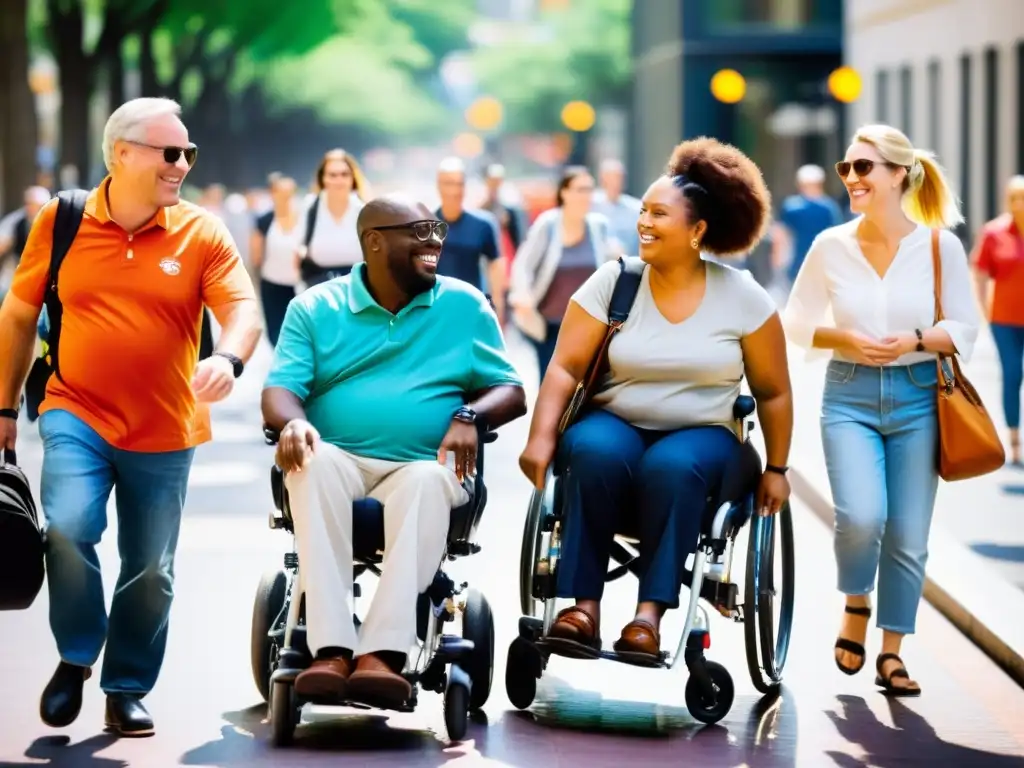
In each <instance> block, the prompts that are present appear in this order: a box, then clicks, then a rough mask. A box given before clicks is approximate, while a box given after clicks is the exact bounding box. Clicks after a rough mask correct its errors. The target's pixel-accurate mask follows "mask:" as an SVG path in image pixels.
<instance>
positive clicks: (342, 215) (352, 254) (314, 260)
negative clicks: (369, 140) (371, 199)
mask: <svg viewBox="0 0 1024 768" xmlns="http://www.w3.org/2000/svg"><path fill="white" fill-rule="evenodd" d="M316 192H317V196H316V197H314V198H312V199H311V200H310V203H309V207H308V208H307V209H306V211H305V213H304V214H303V219H302V235H303V237H302V242H301V244H300V246H299V248H298V258H299V269H300V271H301V273H302V282H304V283H305V284H306V286H307V287H309V286H313V285H317V284H319V283H323V282H326V281H327V280H333V279H334V278H336V277H342V276H344V275H347V274H348V273H349V272H351V271H352V267H354V266H355V265H356V264H358V263H359V262H360V261H362V260H363V250H362V247H361V246H360V244H359V235H358V233H357V232H356V219H357V218H358V217H359V211H361V210H362V209H363V205H364V204H365V202H366V199H367V197H368V194H367V184H366V179H365V177H364V176H363V173H362V170H361V169H360V168H359V163H357V162H356V159H355V158H354V157H353V156H352V155H350V154H349V153H348V152H346V151H345V150H343V149H332V150H331V151H330V152H328V153H327V154H325V155H324V156H323V158H322V159H321V160H320V165H319V166H317V169H316Z"/></svg>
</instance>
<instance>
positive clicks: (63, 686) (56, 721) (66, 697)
mask: <svg viewBox="0 0 1024 768" xmlns="http://www.w3.org/2000/svg"><path fill="white" fill-rule="evenodd" d="M91 676H92V670H91V669H90V668H89V667H76V666H75V665H74V664H68V663H67V662H64V661H62V662H61V663H60V664H58V665H57V671H56V672H54V673H53V677H51V678H50V682H49V683H47V684H46V688H45V689H43V697H42V699H41V700H40V702H39V716H40V717H41V718H42V719H43V722H44V723H46V724H47V725H49V726H50V727H52V728H65V727H67V726H69V725H71V724H72V723H73V722H75V719H76V718H77V717H78V713H79V712H81V711H82V686H83V685H85V681H86V680H88V679H89V678H90V677H91Z"/></svg>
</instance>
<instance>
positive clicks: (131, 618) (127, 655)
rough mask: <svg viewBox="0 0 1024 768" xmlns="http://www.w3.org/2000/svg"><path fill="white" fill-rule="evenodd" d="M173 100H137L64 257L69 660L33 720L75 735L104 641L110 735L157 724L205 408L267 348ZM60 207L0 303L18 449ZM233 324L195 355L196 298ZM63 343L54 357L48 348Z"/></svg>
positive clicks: (120, 112)
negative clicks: (203, 200) (107, 543)
mask: <svg viewBox="0 0 1024 768" xmlns="http://www.w3.org/2000/svg"><path fill="white" fill-rule="evenodd" d="M179 113H180V108H179V106H178V105H177V104H176V103H175V102H173V101H170V100H167V99H149V98H144V99H135V100H133V101H129V102H128V103H126V104H124V105H122V106H121V107H120V108H118V109H117V110H116V111H115V112H114V113H113V114H112V115H111V116H110V119H109V120H108V122H107V126H106V128H105V130H104V132H103V155H104V160H105V161H106V164H107V168H108V169H109V172H110V175H109V176H107V178H105V179H104V180H103V182H102V183H101V184H100V185H99V187H97V188H96V189H94V190H92V191H91V192H90V193H89V196H88V200H87V201H86V204H85V212H84V215H83V217H82V222H81V226H80V227H79V229H78V233H77V235H76V237H75V240H74V243H73V244H72V246H71V248H70V250H69V251H68V253H67V256H66V258H65V261H64V262H63V264H62V265H61V269H60V275H59V280H58V287H59V292H60V298H61V303H62V305H63V322H62V327H61V331H60V344H59V349H58V352H57V354H56V356H55V357H56V359H55V361H54V363H55V368H56V370H57V372H58V375H54V376H51V377H50V380H49V382H48V384H47V389H46V397H45V399H44V400H43V404H42V406H41V407H40V413H41V416H40V419H39V433H40V436H41V437H42V440H43V471H42V479H41V483H40V487H41V494H42V507H43V512H44V515H45V518H46V530H47V552H46V572H47V586H48V590H49V598H50V628H51V630H52V632H53V635H54V639H55V640H56V643H57V651H58V652H59V654H60V664H59V665H58V667H57V671H56V672H55V673H54V675H53V677H52V678H51V680H50V682H49V684H48V685H47V686H46V689H45V690H44V691H43V696H42V702H41V704H40V714H41V716H42V719H43V721H44V722H45V723H47V724H48V725H50V726H53V727H64V726H67V725H70V724H71V723H72V722H74V720H75V719H76V718H77V717H78V714H79V712H80V710H81V705H82V687H83V684H84V682H85V681H86V680H87V679H88V678H89V677H90V675H91V668H92V666H93V665H94V664H95V663H96V659H97V658H98V657H99V655H100V651H101V650H103V649H104V646H105V647H106V650H105V652H104V658H103V670H102V673H101V676H100V687H101V688H102V689H103V691H104V692H105V693H106V694H107V707H106V725H107V726H108V727H110V728H111V729H112V730H114V731H116V732H119V733H121V734H122V735H125V736H142V735H146V734H150V733H152V732H153V720H152V718H151V717H150V716H149V713H148V712H147V711H146V709H145V707H143V705H142V702H141V699H142V698H143V697H144V696H145V695H146V694H147V693H149V691H150V690H151V689H152V687H153V685H154V684H155V683H156V679H157V676H158V674H159V672H160V667H161V665H162V663H163V656H164V648H165V646H166V642H167V619H168V615H169V613H170V609H171V597H172V594H173V574H174V553H175V549H176V547H177V541H178V530H179V527H180V523H181V512H182V507H183V505H184V503H185V492H186V489H187V487H188V476H189V470H190V468H191V465H192V455H193V452H194V450H195V446H196V445H198V444H199V443H202V442H204V441H206V440H208V439H209V438H210V424H209V404H210V403H213V402H216V401H218V400H222V399H223V398H225V397H227V395H228V394H230V392H231V390H232V387H233V386H234V380H235V378H236V377H238V376H239V375H241V372H242V368H243V367H244V363H245V361H247V360H248V359H249V357H250V355H251V354H252V352H253V350H254V349H255V347H256V344H257V342H258V341H259V338H260V325H261V324H260V315H259V308H258V305H257V302H256V294H255V289H254V288H253V285H252V281H251V280H250V279H249V276H248V274H247V272H246V270H245V266H244V265H243V263H242V260H241V257H240V255H239V253H238V250H237V248H236V247H235V244H234V242H233V241H232V239H231V235H230V234H229V233H228V231H227V229H226V228H225V226H224V224H223V223H221V221H220V220H219V219H218V218H217V217H216V216H214V215H213V214H211V213H209V212H207V211H204V210H203V209H202V208H199V207H198V206H195V205H191V204H190V203H186V202H182V201H181V200H180V198H179V194H180V190H181V184H182V181H183V180H184V179H185V176H186V174H188V172H189V170H190V168H191V167H192V164H193V163H194V162H195V159H196V147H195V145H194V144H190V143H189V140H188V131H187V130H186V129H185V126H184V125H183V124H182V122H181V119H180V118H179ZM56 209H57V204H56V201H51V202H50V203H48V204H47V205H46V206H45V207H44V208H43V209H42V211H40V213H39V215H38V216H37V217H36V220H35V222H34V223H33V225H32V230H31V232H30V233H29V237H28V243H27V245H26V246H25V250H24V252H23V253H22V257H21V262H20V264H19V265H18V269H17V271H16V272H15V274H14V280H13V282H12V284H11V290H10V293H9V294H8V295H7V297H6V298H5V300H4V303H3V306H2V308H0V448H2V449H4V450H13V449H14V447H15V442H16V440H17V435H18V431H17V418H18V412H17V407H18V402H19V399H20V394H21V390H22V387H23V385H24V382H25V377H26V374H27V373H28V370H29V365H30V363H31V361H32V355H33V351H34V348H35V332H36V321H37V318H38V316H39V312H40V309H41V307H42V306H43V299H44V293H45V290H46V286H47V282H48V273H49V265H50V248H51V245H52V242H53V226H54V219H55V215H56ZM204 305H205V306H208V307H209V308H210V310H211V311H212V312H213V314H214V316H215V317H216V318H217V321H218V323H219V324H220V326H221V328H222V333H221V337H220V344H219V347H218V349H217V350H216V351H215V352H214V354H213V356H211V357H208V358H206V359H204V360H202V361H201V362H200V361H199V360H198V357H199V333H200V326H201V319H202V313H203V306H204ZM51 349H52V347H51ZM115 488H116V491H117V492H116V500H117V520H118V542H117V543H118V550H119V553H120V556H121V570H120V574H119V576H118V580H117V587H116V589H115V591H114V597H113V602H112V604H111V608H110V614H109V616H108V615H107V612H106V610H105V606H104V599H103V581H102V578H101V576H100V563H99V559H98V557H97V555H96V545H97V544H98V543H99V541H100V537H101V536H102V534H103V531H104V529H105V528H106V525H107V513H106V509H107V500H108V499H109V498H110V494H111V491H113V490H114V489H115Z"/></svg>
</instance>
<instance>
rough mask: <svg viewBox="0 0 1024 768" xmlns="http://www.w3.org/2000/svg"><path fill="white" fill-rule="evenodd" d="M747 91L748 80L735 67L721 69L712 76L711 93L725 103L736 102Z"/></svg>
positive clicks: (741, 98)
mask: <svg viewBox="0 0 1024 768" xmlns="http://www.w3.org/2000/svg"><path fill="white" fill-rule="evenodd" d="M746 93H747V81H746V80H745V79H744V78H743V75H741V74H740V73H739V72H737V71H736V70H735V69H720V70H718V71H717V72H715V74H714V75H713V76H712V78H711V95H712V96H714V97H715V98H716V99H718V100H719V101H721V102H724V103H725V104H736V103H738V102H740V101H742V100H743V97H744V96H745V95H746Z"/></svg>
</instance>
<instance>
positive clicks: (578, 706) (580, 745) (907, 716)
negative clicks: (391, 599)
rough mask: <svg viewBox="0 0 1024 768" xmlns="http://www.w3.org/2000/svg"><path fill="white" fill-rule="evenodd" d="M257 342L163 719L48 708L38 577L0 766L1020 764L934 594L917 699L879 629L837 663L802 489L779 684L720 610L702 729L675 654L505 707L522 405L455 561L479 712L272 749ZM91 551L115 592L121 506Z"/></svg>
mask: <svg viewBox="0 0 1024 768" xmlns="http://www.w3.org/2000/svg"><path fill="white" fill-rule="evenodd" d="M511 343H512V348H513V353H514V355H515V357H516V361H517V363H519V364H520V368H521V370H522V371H523V375H524V376H525V377H526V378H527V380H528V381H533V380H534V378H535V375H536V374H535V370H534V365H533V361H532V356H531V354H530V352H529V350H527V349H525V348H524V347H523V346H522V344H521V343H520V342H517V341H512V342H511ZM267 358H268V355H267V354H266V353H265V352H264V353H262V354H261V355H260V357H259V358H258V359H257V360H256V361H254V363H253V364H252V365H251V366H250V370H249V372H247V374H246V376H245V377H244V378H243V380H242V381H241V382H240V385H239V388H238V390H237V391H236V393H235V394H234V395H233V396H232V398H231V399H230V400H229V401H228V402H227V403H225V404H223V405H221V406H219V407H218V409H217V411H216V419H217V421H216V423H215V434H216V435H217V438H218V442H217V443H215V444H212V445H209V446H204V447H203V448H202V449H201V450H200V451H199V452H198V455H197V459H196V465H195V469H194V471H193V477H192V487H191V489H190V496H189V504H188V510H187V512H186V520H185V523H184V526H183V531H182V537H181V544H180V548H179V556H178V561H177V568H176V570H177V574H178V578H177V584H176V598H175V604H174V610H173V614H172V619H171V633H170V642H169V647H168V652H167V658H166V662H165V665H164V669H163V673H162V676H161V678H160V681H159V683H158V685H157V687H156V689H155V690H154V691H153V693H152V694H151V695H150V697H149V698H148V699H147V705H148V706H149V708H150V710H151V712H152V713H153V715H154V717H155V719H156V724H157V733H156V735H155V736H154V737H152V738H150V739H143V740H120V741H116V740H114V739H113V737H109V736H107V735H104V734H103V732H102V717H103V697H102V694H101V693H100V692H99V690H98V689H97V686H96V680H97V677H94V678H93V679H92V680H91V681H90V682H89V683H88V684H87V689H86V690H87V693H86V702H85V706H84V708H83V711H82V715H81V717H80V718H79V719H78V721H77V722H76V723H75V724H74V725H73V726H72V727H70V728H68V729H65V730H60V731H57V730H52V729H49V728H47V727H46V726H44V725H43V724H42V723H41V722H40V720H39V716H38V700H39V694H40V692H41V691H42V688H43V686H44V685H45V683H46V681H47V679H48V677H49V675H50V674H51V672H52V670H53V667H54V665H55V663H56V656H55V650H54V645H53V641H52V639H51V637H50V635H49V632H48V628H47V607H46V605H47V603H46V595H45V591H44V593H43V594H41V595H40V598H39V599H38V600H37V602H36V604H35V605H34V606H33V607H32V609H31V610H29V611H27V612H24V613H19V614H12V613H6V614H0V634H2V636H3V637H4V651H5V652H4V654H3V655H2V656H0V674H2V678H3V688H2V690H3V698H2V703H0V709H2V713H3V718H2V719H0V765H4V766H7V765H50V766H69V767H74V768H77V767H78V766H83V767H86V766H88V767H92V768H118V767H119V766H155V767H158V768H163V767H166V766H173V765H191V766H257V765H260V766H262V765H266V766H302V765H352V766H369V765H384V764H389V765H401V766H440V765H442V764H447V763H449V762H452V763H453V764H456V765H486V764H490V765H509V766H539V765H545V766H558V765H566V766H568V765H570V764H576V763H580V764H585V765H588V766H594V767H596V766H606V765H607V766H613V765H614V766H620V765H622V764H623V763H624V761H630V760H631V761H633V762H634V763H636V764H639V765H645V766H648V765H649V766H657V765H665V766H669V765H671V766H678V765H698V766H705V765H706V766H712V765H714V766H718V765H721V766H742V765H747V766H800V767H801V768H803V766H811V767H812V768H813V767H815V766H828V765H837V766H843V767H845V766H896V765H928V766H947V765H948V766H957V767H958V768H959V767H960V766H976V765H977V766H1007V767H1009V766H1020V765H1022V764H1024V720H1022V718H1021V716H1020V713H1021V711H1024V691H1022V690H1021V689H1020V688H1018V687H1016V686H1015V685H1014V684H1013V683H1012V682H1010V681H1009V680H1008V678H1006V677H1005V676H1004V675H1003V674H1002V673H1001V672H1000V671H999V670H998V669H996V668H995V667H994V665H993V664H992V663H991V662H990V661H989V660H988V659H987V658H986V657H985V656H984V655H982V654H981V653H980V652H979V651H978V650H977V649H975V648H974V646H973V645H971V644H970V643H969V642H968V641H967V640H966V639H965V638H964V637H963V636H962V635H960V634H959V633H958V632H957V631H956V630H955V629H953V628H952V627H951V626H950V625H949V624H948V623H947V622H946V621H945V620H944V619H943V618H942V617H940V616H939V615H938V614H937V613H936V612H935V611H934V610H933V609H931V608H930V607H928V606H927V605H923V606H922V608H921V613H920V619H919V634H918V635H917V636H915V637H913V638H910V639H909V640H908V641H907V643H906V646H905V649H904V658H905V659H906V661H907V664H908V666H909V669H910V671H911V673H912V674H913V675H914V676H915V678H916V679H917V680H919V682H920V683H921V685H922V687H923V689H924V695H923V696H922V697H921V698H920V699H917V700H903V701H901V702H890V701H888V700H887V699H886V698H885V697H883V696H882V695H880V694H879V693H878V692H877V690H876V689H875V688H874V686H873V685H872V682H873V678H874V670H873V660H874V656H875V654H877V653H878V650H879V649H878V638H877V637H876V636H874V635H872V636H871V638H870V640H869V645H868V651H869V659H868V663H867V665H866V666H865V669H864V670H863V671H862V672H861V673H860V674H859V675H857V676H856V677H852V678H849V677H846V676H844V675H842V674H840V673H839V671H838V670H837V669H836V668H835V665H834V663H833V661H832V650H831V647H832V643H833V641H834V639H835V637H834V633H835V630H836V628H837V626H838V620H839V610H840V600H839V598H838V596H837V595H836V593H835V591H834V584H835V566H834V561H833V558H832V552H831V537H830V534H829V531H828V530H827V528H826V527H825V526H824V525H823V524H822V523H821V522H819V520H818V519H817V518H816V517H815V516H813V515H812V514H811V513H810V512H809V511H807V510H806V509H805V508H804V507H802V506H801V505H800V504H799V503H796V504H795V516H796V528H797V581H798V590H797V609H796V610H797V616H796V628H795V637H794V640H793V644H792V648H791V651H790V660H789V665H788V669H787V673H788V674H787V680H786V687H785V689H784V692H783V695H782V696H781V698H779V699H778V700H776V701H775V702H763V701H761V699H760V698H759V696H758V694H757V693H756V692H755V691H754V688H753V686H752V685H751V683H750V681H749V678H748V676H747V672H746V667H745V659H744V651H743V639H742V627H741V626H740V625H738V624H732V623H730V622H727V621H725V620H724V619H715V620H713V626H712V632H713V634H712V637H713V639H712V646H711V649H710V651H709V657H710V658H712V659H714V660H717V661H720V662H722V663H724V664H725V665H726V666H727V667H728V668H729V669H730V671H731V672H732V674H733V677H734V680H735V682H736V688H737V697H736V702H735V704H734V706H733V709H732V711H731V713H730V714H729V716H728V717H727V718H726V719H725V720H723V721H722V722H721V723H720V724H719V725H717V726H714V727H701V726H700V725H699V724H697V723H695V722H694V721H693V720H692V719H691V718H690V717H689V715H688V714H687V712H686V709H685V706H684V704H683V687H684V684H685V680H686V677H685V674H686V673H685V671H684V670H682V669H676V670H674V671H650V670H638V669H636V668H632V667H625V666H618V665H614V664H612V663H609V662H581V661H576V662H572V661H564V660H558V659H556V660H555V661H554V662H553V663H552V665H551V667H550V668H549V673H548V674H547V675H546V677H545V678H544V680H543V682H542V685H541V688H540V691H539V693H538V697H537V702H536V703H535V705H534V707H533V709H532V711H531V712H530V713H518V712H516V711H515V710H514V709H513V708H512V707H511V705H510V704H509V703H508V701H507V699H506V697H505V693H504V689H503V679H504V652H505V649H507V647H508V644H509V642H510V641H511V639H512V637H513V634H514V632H515V628H516V623H517V621H518V618H519V609H518V598H517V589H518V587H517V583H518V576H517V574H518V560H519V545H520V538H521V531H522V523H523V516H524V514H525V508H526V500H527V498H528V495H529V488H528V484H527V483H526V481H525V480H523V479H522V478H521V477H520V476H519V474H518V470H517V468H516V456H517V454H518V451H519V450H520V449H521V447H522V445H523V442H524V439H525V434H526V429H527V421H526V419H523V420H521V421H519V422H517V423H516V424H513V425H511V426H509V427H507V428H505V429H504V430H502V432H501V437H500V439H499V441H498V442H497V443H496V444H495V445H493V446H491V447H490V452H489V454H488V462H487V465H488V471H487V480H488V485H489V487H490V489H491V494H490V502H489V506H488V509H487V513H486V515H485V517H484V521H483V524H482V527H481V544H482V545H483V547H484V549H483V552H482V553H481V554H480V555H478V556H476V557H475V558H469V559H467V560H464V561H462V562H460V563H458V564H456V565H455V566H454V567H453V569H452V571H451V572H452V573H453V575H455V576H462V575H464V576H465V578H466V579H467V580H469V581H470V582H471V583H472V584H473V585H474V586H475V587H477V588H479V589H481V590H482V591H483V592H484V594H486V595H487V596H488V598H489V600H490V602H491V604H492V606H493V608H494V610H495V620H496V625H497V633H498V642H497V649H498V651H497V654H496V669H495V675H494V676H495V681H494V682H495V684H494V688H493V693H492V696H491V698H490V700H489V701H488V703H487V706H486V707H485V712H486V718H485V719H486V721H487V722H486V723H483V722H478V723H475V724H471V725H470V731H469V734H468V737H467V740H466V741H465V742H464V743H463V744H461V745H459V746H456V747H448V746H447V743H446V736H445V730H444V724H443V716H442V710H441V698H440V697H439V696H437V695H434V694H425V695H423V696H422V697H421V699H420V706H419V709H418V711H417V712H415V713H413V714H410V715H397V716H392V715H385V714H380V713H371V714H370V715H366V714H356V713H351V712H350V713H346V712H344V711H341V712H340V714H337V715H336V714H335V713H332V712H317V713H314V714H315V720H316V721H317V722H316V723H315V724H309V725H306V724H304V725H303V726H300V728H299V730H298V732H297V739H296V744H295V746H294V747H292V748H289V749H288V750H285V751H279V750H274V749H273V748H271V747H270V746H269V743H268V737H269V729H268V727H267V725H266V724H265V723H264V722H262V720H263V717H264V714H265V706H264V705H262V704H261V702H260V697H259V695H258V694H257V692H256V689H255V687H254V685H253V682H252V678H251V673H250V669H249V625H250V617H251V609H252V599H253V596H254V592H255V588H256V584H257V581H258V580H259V577H260V574H261V572H262V571H263V570H264V569H266V568H268V567H275V566H277V565H278V564H279V563H280V560H281V555H282V553H283V552H285V551H286V550H287V549H288V547H289V546H290V543H291V542H290V539H289V537H288V536H287V535H286V534H284V533H282V532H278V531H270V530H269V529H268V528H267V525H266V517H267V512H268V511H269V509H270V494H269V488H268V475H269V466H270V463H271V460H272V453H271V449H270V448H269V447H266V446H264V445H263V444H262V441H261V435H260V429H259V427H260V419H259V411H258V391H259V385H260V381H261V379H262V372H263V371H264V370H265V368H266V365H267ZM531 395H532V393H531ZM22 449H23V450H22V451H21V452H20V454H21V455H22V456H24V463H25V465H26V469H27V471H28V473H29V474H30V476H32V477H33V479H35V478H37V477H38V469H39V458H40V452H39V450H38V438H37V437H36V436H35V429H34V428H33V427H28V426H26V427H24V428H23V440H22ZM101 559H102V562H103V567H104V577H105V580H106V582H107V585H108V595H109V594H110V590H111V589H112V586H113V582H114V579H115V577H116V570H117V568H116V566H117V559H116V520H113V519H112V520H111V523H110V526H109V528H108V530H107V532H106V536H105V538H104V542H103V544H102V546H101ZM741 561H742V555H739V556H738V557H737V562H738V563H740V562H741ZM740 570H742V569H741V568H740ZM737 578H739V576H737ZM634 588H635V587H634V583H632V582H630V581H628V580H623V581H621V582H618V583H616V584H614V585H612V587H611V588H610V589H609V591H608V595H607V598H606V610H605V625H604V628H603V633H602V634H603V635H604V636H605V637H606V638H614V637H615V636H617V633H618V629H619V627H620V626H621V624H623V623H625V622H626V621H627V620H628V618H629V617H630V609H631V597H632V594H631V593H632V592H633V590H634ZM367 594H370V591H369V590H367ZM363 605H364V607H365V599H364V602H363ZM672 618H673V621H672V622H671V624H670V625H669V626H667V627H666V631H665V636H666V643H672V644H673V645H674V642H675V639H676V635H675V630H676V627H678V626H679V623H680V618H681V617H678V616H675V615H674V616H673V617H672Z"/></svg>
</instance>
